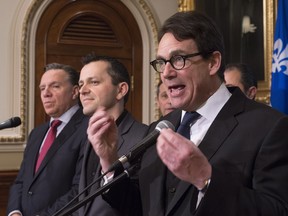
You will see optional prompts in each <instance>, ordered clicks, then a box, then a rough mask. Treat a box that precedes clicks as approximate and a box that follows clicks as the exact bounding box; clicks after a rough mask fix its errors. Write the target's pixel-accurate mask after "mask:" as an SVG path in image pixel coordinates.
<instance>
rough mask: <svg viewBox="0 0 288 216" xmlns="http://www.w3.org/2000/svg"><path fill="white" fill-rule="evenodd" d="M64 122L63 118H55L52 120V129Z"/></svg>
mask: <svg viewBox="0 0 288 216" xmlns="http://www.w3.org/2000/svg"><path fill="white" fill-rule="evenodd" d="M61 123H62V121H61V120H59V119H55V120H53V121H52V122H51V126H50V127H51V129H52V128H53V129H56V128H57V127H58V126H59V125H60V124H61Z"/></svg>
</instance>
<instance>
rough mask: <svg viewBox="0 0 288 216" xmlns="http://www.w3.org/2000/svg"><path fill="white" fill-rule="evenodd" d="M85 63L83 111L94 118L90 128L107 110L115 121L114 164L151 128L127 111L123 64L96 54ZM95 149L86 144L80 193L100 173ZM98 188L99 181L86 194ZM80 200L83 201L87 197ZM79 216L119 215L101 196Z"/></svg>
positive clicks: (127, 80)
mask: <svg viewBox="0 0 288 216" xmlns="http://www.w3.org/2000/svg"><path fill="white" fill-rule="evenodd" d="M82 62H83V64H84V66H83V68H82V70H81V72H80V79H79V86H80V100H81V102H82V104H83V112H84V114H85V115H88V116H91V118H90V121H89V127H90V125H91V124H93V122H94V121H95V117H94V115H93V114H94V113H95V112H101V110H102V111H104V110H105V112H107V113H108V114H109V115H110V116H111V117H112V118H113V122H114V121H115V122H116V125H117V130H118V136H117V140H118V141H117V148H116V149H115V151H116V152H115V154H116V158H112V160H113V161H115V160H117V159H118V156H117V155H123V154H125V153H127V152H128V150H129V149H130V148H132V146H133V145H135V144H137V143H138V142H139V141H140V140H141V139H142V138H143V137H144V135H145V134H146V132H147V128H148V127H147V125H144V124H142V123H140V122H137V121H136V120H135V119H134V118H133V116H132V115H131V114H130V113H129V112H128V111H127V110H126V109H125V104H126V102H127V100H128V97H129V91H130V77H129V73H128V71H127V69H126V68H125V67H124V65H122V64H121V63H120V62H119V61H118V60H116V59H114V58H111V57H105V56H96V55H95V54H88V55H87V56H85V57H84V58H83V59H82ZM104 127H105V126H104ZM104 127H103V128H97V129H95V130H94V131H93V133H95V134H97V133H99V132H100V131H101V130H103V129H104ZM114 135H116V133H115V134H114ZM95 147H96V146H95V145H91V143H87V146H86V150H85V154H84V160H83V161H84V162H83V167H82V173H81V180H80V185H79V191H80V192H81V191H83V189H84V188H85V187H86V186H88V185H89V184H90V183H91V182H93V181H94V180H95V179H97V178H98V177H99V176H100V174H101V169H100V168H101V167H100V166H99V158H98V157H97V156H96V154H95V151H96V149H95ZM98 187H99V182H98V183H97V184H95V185H94V186H93V187H92V188H91V189H89V190H88V191H87V193H84V194H85V195H89V194H92V193H93V192H94V191H95V190H97V188H98ZM81 198H82V199H83V198H84V196H82V197H81ZM79 215H85V216H89V215H91V216H94V215H97V216H104V215H107V216H113V215H120V214H119V212H118V211H117V210H116V209H113V208H111V206H109V205H108V204H107V203H106V202H105V201H103V199H102V197H101V196H98V197H96V198H95V199H93V200H92V201H91V202H89V203H87V204H85V205H84V206H83V207H82V208H80V209H79Z"/></svg>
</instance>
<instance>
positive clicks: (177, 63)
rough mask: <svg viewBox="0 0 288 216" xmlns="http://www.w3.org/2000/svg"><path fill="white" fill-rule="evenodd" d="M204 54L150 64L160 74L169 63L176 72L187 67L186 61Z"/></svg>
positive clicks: (183, 56)
mask: <svg viewBox="0 0 288 216" xmlns="http://www.w3.org/2000/svg"><path fill="white" fill-rule="evenodd" d="M202 54H203V53H201V52H198V53H193V54H188V55H175V56H172V57H171V58H170V59H169V60H165V59H156V60H154V61H151V62H150V64H151V65H152V66H153V68H154V70H156V71H157V72H158V73H163V71H164V69H165V65H166V63H167V62H169V63H170V64H171V65H172V67H173V68H174V69H175V70H181V69H183V68H184V67H185V61H186V59H187V58H192V57H194V56H198V55H202Z"/></svg>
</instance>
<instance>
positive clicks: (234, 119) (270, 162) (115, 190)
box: [88, 11, 288, 216]
mask: <svg viewBox="0 0 288 216" xmlns="http://www.w3.org/2000/svg"><path fill="white" fill-rule="evenodd" d="M224 56H225V54H224V43H223V37H222V34H221V33H220V31H219V30H218V28H217V26H216V25H215V24H214V22H213V21H212V20H211V19H210V18H209V17H207V16H205V15H203V14H201V13H198V12H196V11H190V12H178V13H176V14H175V15H173V16H171V17H170V18H168V20H166V21H165V23H164V25H163V26H162V27H161V29H160V32H159V46H158V51H157V56H156V60H154V61H152V62H151V65H152V66H153V68H154V69H155V70H156V71H157V72H158V73H160V76H161V79H162V81H163V83H164V84H165V85H166V87H167V88H168V96H169V98H170V100H171V103H172V106H173V107H175V108H178V109H180V110H176V111H173V112H171V113H169V114H168V115H166V116H165V117H163V118H164V119H167V120H169V121H171V122H172V123H173V124H174V125H175V126H176V130H177V132H174V131H172V130H170V129H163V130H162V131H161V132H160V136H159V137H158V139H157V143H156V145H154V146H153V145H152V146H151V147H150V148H149V149H148V150H147V151H146V152H145V154H144V155H143V157H142V161H141V170H140V171H139V190H137V188H135V187H133V186H134V185H133V184H130V183H129V180H126V181H125V180H124V182H122V183H121V185H114V186H113V187H112V188H110V190H109V191H107V193H105V194H104V195H103V196H105V199H107V201H108V202H109V203H110V205H112V206H113V207H114V208H117V209H119V211H121V212H122V213H123V215H130V216H136V215H137V216H140V215H144V216H148V215H149V216H164V215H165V216H188V215H194V216H212V215H213V216H214V215H215V216H222V215H223V216H256V215H257V216H272V215H273V216H287V215H288V184H287V182H288V172H287V170H288V145H287V143H288V133H287V128H288V117H287V116H285V115H284V114H282V113H279V112H277V111H276V110H274V109H272V108H271V107H268V106H266V105H264V104H260V103H257V102H255V101H253V100H250V99H248V98H247V97H246V96H245V95H244V94H243V93H242V92H241V90H240V89H239V88H227V87H226V86H225V85H224V83H223V72H224V67H225V61H224ZM103 125H104V126H103ZM154 127H155V124H153V125H151V127H150V131H151V130H154ZM98 128H101V130H99V131H98V132H97V133H95V131H96V129H98ZM111 132H112V133H111ZM115 132H116V129H115V124H114V123H113V121H112V120H111V118H109V116H107V115H106V116H105V115H104V114H103V112H99V113H97V114H95V115H94V118H93V122H91V124H90V125H89V128H88V137H89V140H90V141H91V143H92V144H93V146H94V149H95V150H96V152H97V154H98V155H99V157H100V162H101V165H102V170H103V171H106V170H107V169H108V168H109V166H110V163H111V161H112V160H113V159H115V157H116V156H115V148H116V141H115ZM113 134H114V135H113ZM113 137H114V139H112V138H113ZM114 174H116V172H115V173H114ZM111 175H112V174H111ZM139 192H140V195H139ZM131 203H132V204H131Z"/></svg>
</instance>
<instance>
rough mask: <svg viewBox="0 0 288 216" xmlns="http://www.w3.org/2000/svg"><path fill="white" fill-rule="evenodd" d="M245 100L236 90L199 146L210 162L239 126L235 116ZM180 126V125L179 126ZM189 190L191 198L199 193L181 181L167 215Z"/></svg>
mask: <svg viewBox="0 0 288 216" xmlns="http://www.w3.org/2000/svg"><path fill="white" fill-rule="evenodd" d="M245 100H247V98H245V96H244V95H243V94H242V93H240V90H239V91H238V89H235V90H234V93H233V94H232V96H231V98H230V99H229V100H228V101H227V103H226V104H225V105H224V107H223V108H222V109H221V111H220V113H219V114H218V115H217V117H216V118H215V120H214V121H213V123H212V125H211V126H210V128H209V130H208V131H207V133H206V135H205V137H204V138H203V140H202V142H201V143H200V145H199V149H200V150H201V151H202V152H203V154H204V155H205V156H206V157H207V158H208V160H209V161H210V160H211V158H212V157H213V155H215V154H216V152H217V151H218V149H219V148H220V147H221V145H222V144H223V143H224V141H225V139H226V138H227V137H228V136H229V134H230V133H231V132H232V131H233V130H234V128H235V127H236V126H237V124H238V122H237V120H236V118H235V116H236V115H237V114H239V113H241V112H243V109H244V103H245ZM180 116H181V114H180ZM174 122H175V120H174ZM176 122H177V120H176ZM179 122H180V120H179ZM178 125H179V123H178V124H177V126H178ZM219 131H221V132H219ZM191 187H193V188H191ZM189 189H192V190H193V191H192V192H191V196H193V193H195V192H197V190H196V188H195V187H194V186H193V185H191V184H189V183H187V182H184V181H180V183H179V185H178V187H177V190H176V193H175V195H174V197H173V199H172V200H171V202H170V204H169V206H168V208H167V211H166V215H169V212H170V211H171V210H172V209H173V208H174V207H175V206H176V204H177V202H179V201H180V199H181V197H182V196H183V195H184V194H185V192H186V191H187V190H189Z"/></svg>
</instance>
